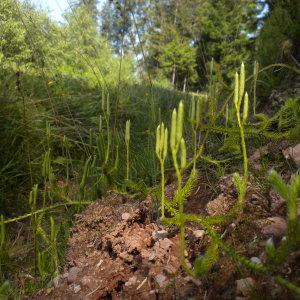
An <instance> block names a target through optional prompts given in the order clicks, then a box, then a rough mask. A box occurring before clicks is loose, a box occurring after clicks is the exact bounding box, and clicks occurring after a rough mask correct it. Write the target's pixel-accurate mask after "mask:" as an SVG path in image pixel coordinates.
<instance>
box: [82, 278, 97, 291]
mask: <svg viewBox="0 0 300 300" xmlns="http://www.w3.org/2000/svg"><path fill="white" fill-rule="evenodd" d="M80 282H81V284H82V286H86V287H88V288H89V289H90V290H94V289H95V288H96V287H97V283H96V281H95V279H94V278H93V277H92V276H83V277H82V279H81V281H80Z"/></svg>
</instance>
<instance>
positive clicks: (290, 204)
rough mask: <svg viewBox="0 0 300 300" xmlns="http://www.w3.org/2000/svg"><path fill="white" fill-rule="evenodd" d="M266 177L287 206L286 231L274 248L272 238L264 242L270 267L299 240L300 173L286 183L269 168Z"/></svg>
mask: <svg viewBox="0 0 300 300" xmlns="http://www.w3.org/2000/svg"><path fill="white" fill-rule="evenodd" d="M268 179H269V181H270V183H271V184H272V186H273V187H274V188H275V190H276V191H277V192H278V193H279V195H280V196H281V197H282V198H283V199H285V201H286V207H287V232H286V237H285V239H283V240H282V241H281V243H280V245H279V247H278V248H277V249H276V248H275V246H274V244H273V241H272V239H269V240H268V241H267V244H266V253H267V254H268V258H269V261H270V267H273V266H274V265H277V264H280V263H282V262H283V261H284V259H285V258H286V257H287V255H289V254H290V253H291V251H293V250H294V249H295V248H296V246H297V245H298V244H299V242H300V220H299V218H298V207H299V200H298V198H299V196H300V173H299V172H298V173H297V174H295V175H294V178H293V179H292V181H291V183H290V184H286V183H285V182H284V181H283V180H282V178H281V176H280V175H279V174H278V173H277V172H276V171H275V170H271V171H270V173H269V176H268Z"/></svg>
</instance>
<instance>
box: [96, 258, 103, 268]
mask: <svg viewBox="0 0 300 300" xmlns="http://www.w3.org/2000/svg"><path fill="white" fill-rule="evenodd" d="M102 263H103V259H100V261H99V262H98V263H97V268H99V267H100V266H101V265H102Z"/></svg>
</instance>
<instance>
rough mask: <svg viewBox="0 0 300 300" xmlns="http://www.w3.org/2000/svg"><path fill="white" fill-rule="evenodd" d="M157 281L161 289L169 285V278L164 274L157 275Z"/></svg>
mask: <svg viewBox="0 0 300 300" xmlns="http://www.w3.org/2000/svg"><path fill="white" fill-rule="evenodd" d="M155 281H156V282H157V284H158V285H159V287H160V288H163V287H165V286H166V285H167V283H168V281H167V277H166V276H165V275H163V274H157V275H156V276H155Z"/></svg>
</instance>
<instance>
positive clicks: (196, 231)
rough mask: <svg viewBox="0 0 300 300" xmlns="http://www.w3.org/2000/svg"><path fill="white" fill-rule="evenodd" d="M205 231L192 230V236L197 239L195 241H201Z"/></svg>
mask: <svg viewBox="0 0 300 300" xmlns="http://www.w3.org/2000/svg"><path fill="white" fill-rule="evenodd" d="M204 233H205V231H204V230H200V229H199V230H194V231H193V235H194V236H195V237H196V238H197V239H201V238H202V237H203V236H204Z"/></svg>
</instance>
